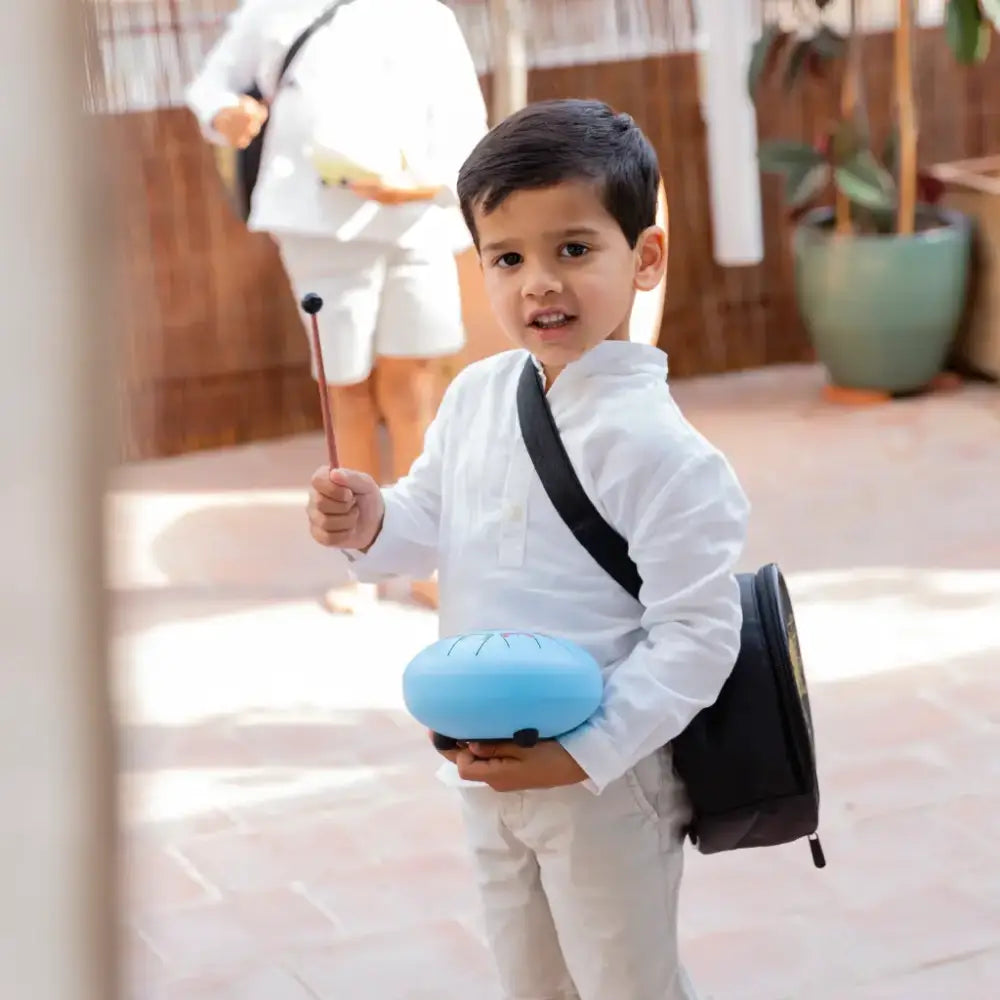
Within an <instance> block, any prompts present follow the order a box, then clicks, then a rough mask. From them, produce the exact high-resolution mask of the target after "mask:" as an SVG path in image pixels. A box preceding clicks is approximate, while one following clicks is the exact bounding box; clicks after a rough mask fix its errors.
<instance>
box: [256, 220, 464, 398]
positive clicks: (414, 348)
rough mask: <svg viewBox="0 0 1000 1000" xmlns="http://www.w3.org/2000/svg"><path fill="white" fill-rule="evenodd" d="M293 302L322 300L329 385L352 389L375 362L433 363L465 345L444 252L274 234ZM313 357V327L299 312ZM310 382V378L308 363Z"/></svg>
mask: <svg viewBox="0 0 1000 1000" xmlns="http://www.w3.org/2000/svg"><path fill="white" fill-rule="evenodd" d="M275 239H276V240H277V243H278V249H279V251H280V253H281V259H282V261H283V263H284V266H285V271H286V273H287V274H288V280H289V282H290V284H291V286H292V291H293V292H294V294H295V299H296V302H297V303H298V302H301V300H302V297H303V296H304V295H306V294H307V293H308V292H315V293H316V294H317V295H319V296H321V297H322V299H323V308H322V310H321V311H320V313H319V317H318V318H319V334H320V346H321V348H322V351H323V368H324V371H325V373H326V381H327V382H328V383H329V384H330V385H355V384H357V383H358V382H363V381H364V380H365V379H366V378H367V377H368V376H369V375H370V374H371V371H372V367H373V365H374V363H375V359H376V357H379V356H384V357H392V358H437V357H443V356H447V355H449V354H455V353H456V352H458V351H460V350H461V349H462V347H464V346H465V328H464V326H463V325H462V299H461V293H460V290H459V285H458V269H457V267H456V266H455V257H454V255H453V254H452V253H451V250H450V248H448V247H445V248H443V249H442V250H440V251H436V250H435V251H428V250H406V249H402V248H400V247H392V246H386V245H385V244H381V243H363V242H350V243H344V242H341V241H339V240H332V239H325V238H323V237H309V236H289V235H284V234H281V235H276V236H275ZM300 315H301V316H302V320H303V327H304V329H305V331H306V334H307V336H308V337H309V344H310V353H311V352H312V324H311V321H310V319H309V317H308V316H307V315H305V313H301V311H300ZM312 369H313V378H316V377H317V370H316V359H315V358H313V365H312Z"/></svg>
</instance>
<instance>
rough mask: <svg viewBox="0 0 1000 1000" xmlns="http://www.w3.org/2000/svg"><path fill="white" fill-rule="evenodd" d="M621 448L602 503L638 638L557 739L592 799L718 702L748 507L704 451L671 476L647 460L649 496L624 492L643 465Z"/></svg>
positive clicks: (722, 465)
mask: <svg viewBox="0 0 1000 1000" xmlns="http://www.w3.org/2000/svg"><path fill="white" fill-rule="evenodd" d="M624 451H625V454H623V455H619V456H618V457H617V459H616V461H615V463H614V465H615V466H621V467H622V471H620V472H619V471H615V472H613V473H612V475H613V477H615V478H617V480H618V484H619V485H617V486H613V487H612V488H611V489H610V490H609V491H608V494H609V495H608V496H606V497H604V498H603V499H605V503H606V506H607V509H608V511H609V516H610V520H611V521H612V523H614V524H615V526H616V527H617V528H618V530H619V531H621V532H622V533H623V534H624V535H625V537H626V538H628V540H629V552H630V555H631V557H632V559H633V560H635V561H636V564H637V566H638V568H639V573H640V575H641V577H642V580H643V587H642V591H641V593H640V602H641V603H642V605H643V608H644V611H643V614H642V622H641V624H642V629H643V631H644V633H645V636H644V638H643V639H642V641H640V642H639V644H638V645H637V646H636V647H635V648H634V649H633V650H632V652H631V653H630V654H629V655H628V656H626V657H625V658H624V659H623V660H622V661H621V662H620V663H618V664H616V665H614V666H613V667H612V669H611V670H610V671H609V672H608V674H607V675H606V683H605V697H604V702H603V704H602V706H601V708H600V709H599V710H598V712H597V713H596V714H595V715H594V716H593V717H592V718H591V719H590V720H588V721H587V722H586V723H585V724H584V725H583V726H581V727H580V728H578V729H576V730H574V731H573V732H572V733H569V734H567V735H566V736H565V737H563V738H562V739H561V741H560V742H561V743H562V745H563V746H564V747H565V748H566V749H567V750H568V751H569V753H570V754H571V755H572V756H573V757H574V759H575V760H576V761H577V762H578V763H579V764H580V766H581V767H582V768H583V769H584V770H585V771H586V772H587V775H588V778H589V781H588V782H587V787H589V788H590V790H591V791H594V792H600V791H601V790H602V789H603V788H604V787H605V786H607V785H608V783H609V782H611V781H613V780H615V779H616V778H618V777H620V776H621V775H622V774H624V773H625V772H626V771H627V770H628V769H629V768H630V767H632V766H634V765H635V764H636V763H638V761H640V760H641V759H642V758H644V757H646V756H648V755H649V754H651V753H653V752H654V751H655V750H656V749H657V748H659V747H662V746H663V745H664V744H666V743H668V742H669V741H670V740H672V739H673V738H674V737H675V736H677V735H678V734H679V733H680V732H682V731H683V730H684V729H685V728H686V726H687V725H688V723H690V722H691V720H692V719H693V718H694V717H695V715H697V714H698V712H699V711H701V710H702V709H703V708H705V707H707V706H709V705H711V704H712V703H713V702H714V701H715V699H716V697H717V696H718V693H719V691H720V690H721V689H722V685H723V684H724V683H725V681H726V678H727V677H728V676H729V674H730V672H731V671H732V668H733V665H734V663H735V662H736V656H737V654H738V652H739V641H740V627H741V624H742V611H741V607H740V601H739V590H738V585H737V583H736V579H735V576H734V565H735V563H736V561H737V560H738V559H739V557H740V554H741V552H742V549H743V544H744V539H745V533H746V523H747V515H748V512H749V505H748V503H747V501H746V498H745V496H744V494H743V491H742V490H741V488H740V486H739V484H738V482H737V480H736V477H735V475H734V474H733V472H732V470H731V469H730V467H729V465H728V463H727V462H726V461H725V459H724V458H723V457H722V456H721V455H719V454H718V453H716V452H714V451H711V450H706V451H702V452H701V453H699V454H697V455H696V456H695V457H693V458H690V459H688V460H687V461H686V462H685V463H684V464H683V465H682V466H681V468H680V469H679V470H677V471H676V472H674V473H672V474H666V473H664V472H662V471H660V470H658V469H657V467H656V459H655V458H654V459H653V462H652V464H653V468H652V469H650V468H649V464H650V460H649V458H648V457H647V458H646V462H645V465H646V468H647V470H648V476H647V477H645V478H646V485H645V488H643V489H641V490H631V491H629V490H627V489H626V488H625V485H624V484H625V483H626V482H627V481H628V480H627V477H626V475H625V474H624V471H623V470H624V466H625V465H627V464H629V463H632V462H636V461H642V459H641V449H640V448H626V449H624ZM661 464H663V465H665V464H666V463H661Z"/></svg>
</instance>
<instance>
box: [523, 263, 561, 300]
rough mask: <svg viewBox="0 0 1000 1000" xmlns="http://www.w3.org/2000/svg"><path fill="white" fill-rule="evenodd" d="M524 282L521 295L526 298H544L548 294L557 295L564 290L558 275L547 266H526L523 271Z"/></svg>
mask: <svg viewBox="0 0 1000 1000" xmlns="http://www.w3.org/2000/svg"><path fill="white" fill-rule="evenodd" d="M521 274H522V276H523V283H522V285H521V295H522V297H523V298H526V299H542V298H544V297H545V296H546V295H555V294H558V293H559V292H561V291H562V282H561V281H560V280H559V277H558V275H556V274H554V273H553V272H552V271H550V270H549V269H548V268H546V267H540V266H538V265H535V266H534V267H530V268H524V269H523V270H522V272H521Z"/></svg>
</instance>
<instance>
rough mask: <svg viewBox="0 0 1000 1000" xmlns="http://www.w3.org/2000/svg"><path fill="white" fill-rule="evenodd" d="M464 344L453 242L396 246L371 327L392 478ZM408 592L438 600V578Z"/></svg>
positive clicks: (429, 602) (419, 438)
mask: <svg viewBox="0 0 1000 1000" xmlns="http://www.w3.org/2000/svg"><path fill="white" fill-rule="evenodd" d="M464 344H465V328H464V326H463V324H462V301H461V295H460V290H459V285H458V269H457V267H456V264H455V256H454V254H453V253H452V252H451V249H450V248H448V247H444V248H442V249H440V250H419V251H417V250H406V249H396V250H394V251H393V252H392V254H391V255H390V257H389V258H388V262H387V267H386V277H385V291H384V293H383V296H382V305H381V310H380V312H379V316H378V324H377V327H376V332H375V351H376V355H377V361H376V365H375V396H376V399H377V401H378V406H379V411H380V413H381V414H382V417H383V419H384V420H385V423H386V427H387V429H388V432H389V438H390V442H391V448H392V456H393V473H394V475H395V476H396V477H397V478H399V477H400V476H404V475H406V473H407V472H408V471H409V469H410V466H411V465H412V464H413V462H414V461H415V460H416V458H417V457H418V456H419V454H420V452H421V450H422V449H423V442H424V435H425V434H426V433H427V428H428V426H429V425H430V422H431V421H432V420H433V419H434V414H435V413H436V412H437V408H438V405H439V403H440V401H441V396H442V394H443V392H444V386H445V377H446V376H445V366H444V359H445V358H446V357H454V356H455V355H456V354H457V353H458V351H460V350H461V348H462V347H463V345H464ZM410 595H411V596H412V597H413V598H415V599H416V600H417V601H418V602H419V603H421V604H424V605H425V606H429V607H435V608H436V607H437V603H438V594H437V581H436V580H416V581H412V583H411V586H410Z"/></svg>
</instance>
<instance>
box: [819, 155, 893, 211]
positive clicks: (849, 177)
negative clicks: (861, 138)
mask: <svg viewBox="0 0 1000 1000" xmlns="http://www.w3.org/2000/svg"><path fill="white" fill-rule="evenodd" d="M834 181H835V182H836V184H837V187H838V188H839V189H840V190H841V191H842V192H843V193H844V194H845V195H846V196H847V197H848V198H849V199H850V200H851V201H852V202H854V203H855V204H856V205H861V206H863V207H864V208H876V209H879V208H880V209H890V208H892V207H893V206H894V205H895V204H896V184H895V181H894V180H893V179H892V175H891V174H889V173H888V172H887V171H886V169H885V168H884V167H883V166H882V165H881V164H880V163H879V162H878V160H876V159H875V157H874V155H873V154H872V152H871V150H869V149H862V150H860V151H859V152H858V153H856V154H855V156H854V157H853V158H852V159H851V160H849V161H848V162H847V163H844V164H842V165H841V166H838V167H836V168H835V169H834Z"/></svg>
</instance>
